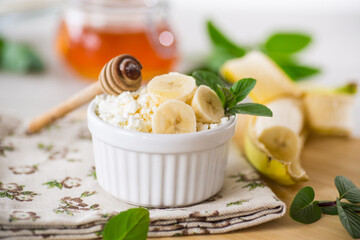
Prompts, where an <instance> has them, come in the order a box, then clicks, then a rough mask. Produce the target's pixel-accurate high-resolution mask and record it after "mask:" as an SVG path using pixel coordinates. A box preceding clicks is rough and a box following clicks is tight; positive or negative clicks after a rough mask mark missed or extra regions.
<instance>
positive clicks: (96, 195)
mask: <svg viewBox="0 0 360 240" xmlns="http://www.w3.org/2000/svg"><path fill="white" fill-rule="evenodd" d="M22 126H23V125H22V124H21V123H20V121H19V120H18V119H16V118H12V117H9V116H5V115H0V229H1V231H0V239H1V238H6V239H42V238H48V239H97V238H101V230H102V229H103V226H104V224H105V223H106V222H107V220H108V219H109V218H110V217H111V216H113V215H115V214H117V213H119V212H121V211H124V210H127V209H129V208H134V207H136V206H133V205H129V204H126V203H124V202H121V201H120V200H118V199H116V198H114V197H112V196H111V195H109V194H108V193H106V192H105V191H103V190H102V189H101V187H100V186H99V185H98V184H97V181H96V171H95V168H94V160H93V152H92V143H91V135H90V133H89V132H88V130H87V126H86V121H85V120H84V118H83V117H80V118H79V117H76V116H74V114H73V115H72V116H69V117H67V118H65V119H62V120H60V121H58V122H56V123H55V124H53V125H51V126H50V127H48V128H46V129H44V130H43V131H42V132H41V133H39V134H34V135H26V134H25V133H23V132H24V131H23V129H22ZM149 212H150V227H149V233H148V237H163V236H181V235H191V234H217V233H225V232H230V231H234V230H238V229H242V228H246V227H250V226H254V225H258V224H261V223H264V222H267V221H270V220H273V219H276V218H279V217H281V216H283V215H284V213H285V204H284V203H283V202H282V201H280V200H279V199H278V198H277V197H276V196H275V194H274V193H273V192H272V191H271V189H270V188H269V187H267V186H266V185H265V184H264V183H263V182H262V181H261V180H260V178H259V175H258V174H257V173H256V172H255V170H254V169H253V168H252V167H251V166H250V165H249V164H248V163H247V162H246V161H245V159H244V157H243V156H242V155H241V153H240V152H239V150H238V149H237V148H236V147H235V146H234V145H232V146H231V147H230V154H229V161H228V168H227V173H226V176H225V181H224V186H223V188H222V190H221V191H220V192H219V193H218V194H216V195H215V196H213V197H211V198H210V199H208V200H206V201H204V202H202V203H199V204H196V205H193V206H189V207H181V208H165V209H154V208H149Z"/></svg>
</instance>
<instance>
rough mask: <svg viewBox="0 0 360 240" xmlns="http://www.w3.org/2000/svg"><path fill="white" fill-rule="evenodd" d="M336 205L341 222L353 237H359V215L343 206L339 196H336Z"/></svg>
mask: <svg viewBox="0 0 360 240" xmlns="http://www.w3.org/2000/svg"><path fill="white" fill-rule="evenodd" d="M336 207H337V210H338V214H339V218H340V221H341V224H342V225H343V226H344V228H345V229H346V231H348V233H349V234H350V235H351V236H352V237H353V238H360V215H359V214H357V213H356V212H354V211H353V210H351V209H346V208H343V207H342V205H341V203H340V200H339V198H336Z"/></svg>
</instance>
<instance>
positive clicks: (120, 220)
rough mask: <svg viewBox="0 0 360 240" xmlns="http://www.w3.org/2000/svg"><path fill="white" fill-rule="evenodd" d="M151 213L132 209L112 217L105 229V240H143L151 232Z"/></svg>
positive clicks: (142, 209)
mask: <svg viewBox="0 0 360 240" xmlns="http://www.w3.org/2000/svg"><path fill="white" fill-rule="evenodd" d="M149 223H150V217H149V211H148V210H146V209H144V208H132V209H129V210H127V211H124V212H121V213H119V214H118V215H116V216H115V217H112V218H111V219H110V220H109V221H108V222H107V224H106V225H105V227H104V231H103V238H104V240H132V239H133V240H142V239H146V237H147V232H148V230H149Z"/></svg>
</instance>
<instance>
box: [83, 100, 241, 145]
mask: <svg viewBox="0 0 360 240" xmlns="http://www.w3.org/2000/svg"><path fill="white" fill-rule="evenodd" d="M95 109H96V99H93V100H92V101H91V103H90V104H89V106H88V109H87V116H88V121H90V119H89V118H91V120H93V121H95V123H96V125H98V126H100V127H104V128H108V129H111V130H112V131H116V132H118V133H119V134H125V135H127V136H132V137H141V138H143V139H144V138H153V139H159V140H160V139H162V138H163V139H169V138H178V137H182V138H184V137H185V138H193V137H201V136H209V135H214V134H217V133H219V132H222V131H223V130H224V129H225V128H228V127H231V125H233V124H235V123H236V115H232V116H229V120H228V121H227V122H226V123H224V124H222V125H220V126H218V127H216V128H213V129H208V130H204V131H199V132H192V133H178V134H169V133H165V134H162V133H146V132H139V131H136V130H128V129H123V128H120V127H116V126H114V125H111V124H110V123H107V122H105V121H104V120H102V119H101V118H100V117H99V116H97V115H96V113H95Z"/></svg>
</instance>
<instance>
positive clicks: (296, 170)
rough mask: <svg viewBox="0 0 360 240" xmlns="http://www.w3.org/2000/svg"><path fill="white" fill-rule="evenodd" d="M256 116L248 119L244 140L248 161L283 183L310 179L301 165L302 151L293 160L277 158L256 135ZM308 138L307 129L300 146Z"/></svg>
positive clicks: (302, 135)
mask: <svg viewBox="0 0 360 240" xmlns="http://www.w3.org/2000/svg"><path fill="white" fill-rule="evenodd" d="M254 119H255V118H254V117H251V118H249V119H248V123H247V128H246V132H245V134H244V136H243V137H244V140H243V150H244V153H245V155H246V157H247V159H248V161H249V162H250V163H251V164H252V165H253V166H254V167H255V168H256V169H257V170H258V171H259V172H260V173H262V174H263V175H265V176H267V177H268V178H270V179H272V180H274V181H275V182H277V183H279V184H282V185H293V184H295V183H298V182H302V181H307V180H309V177H308V175H307V174H306V172H305V170H304V169H303V168H302V166H301V158H300V152H301V151H299V154H297V155H296V156H295V157H294V158H293V159H291V160H282V159H277V158H276V157H275V156H274V155H273V154H271V153H270V151H269V150H268V149H267V148H266V147H265V146H264V144H262V143H261V142H260V141H259V140H258V139H257V137H256V135H255V131H254V128H253V125H254V121H255V120H254ZM305 138H306V131H303V132H302V133H301V135H300V139H301V141H300V144H301V146H300V148H302V146H303V143H304V141H305Z"/></svg>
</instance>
